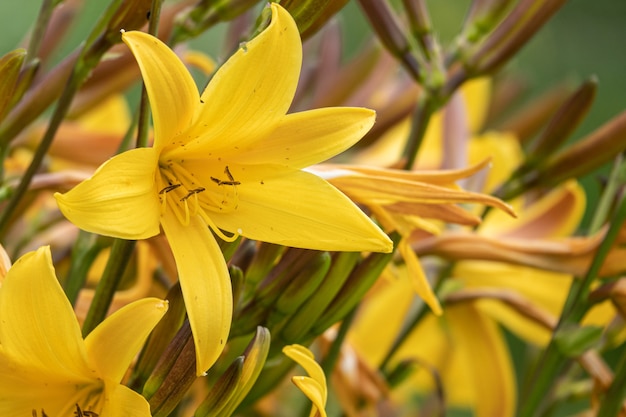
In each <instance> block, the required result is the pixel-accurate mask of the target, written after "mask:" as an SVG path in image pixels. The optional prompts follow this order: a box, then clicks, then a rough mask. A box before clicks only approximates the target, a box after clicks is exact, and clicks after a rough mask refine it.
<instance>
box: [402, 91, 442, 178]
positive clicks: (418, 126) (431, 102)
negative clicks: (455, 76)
mask: <svg viewBox="0 0 626 417" xmlns="http://www.w3.org/2000/svg"><path fill="white" fill-rule="evenodd" d="M437 110H439V105H437V103H436V100H435V99H434V97H433V96H432V95H430V94H428V92H426V91H424V93H423V94H422V96H420V99H419V100H418V102H417V105H416V107H415V111H414V113H413V119H412V122H411V132H410V133H409V139H408V141H407V143H406V146H405V147H404V152H403V157H404V159H405V161H406V162H405V164H404V167H405V169H411V168H412V167H413V165H414V164H415V160H416V159H417V153H418V152H419V149H420V146H421V145H422V141H423V140H424V136H425V134H426V129H427V128H428V123H429V122H430V118H431V117H432V115H433V114H434V113H435V112H436V111H437Z"/></svg>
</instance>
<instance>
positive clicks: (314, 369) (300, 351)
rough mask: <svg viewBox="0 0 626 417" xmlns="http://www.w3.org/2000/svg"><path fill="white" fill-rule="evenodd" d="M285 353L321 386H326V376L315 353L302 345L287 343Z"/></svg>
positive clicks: (324, 397)
mask: <svg viewBox="0 0 626 417" xmlns="http://www.w3.org/2000/svg"><path fill="white" fill-rule="evenodd" d="M283 353H284V354H285V355H287V356H288V357H289V358H291V359H292V360H293V361H294V362H296V363H297V364H298V365H300V366H301V367H303V368H304V370H305V371H306V373H307V374H309V376H310V377H311V378H313V379H314V380H315V381H317V383H319V384H320V386H322V387H324V388H326V377H325V376H324V371H323V370H322V368H321V367H320V365H319V364H318V363H317V362H316V361H315V356H313V353H311V351H310V350H309V349H307V348H305V347H304V346H301V345H287V346H285V347H284V348H283ZM323 394H324V395H323V400H324V402H326V390H325V389H324V392H323Z"/></svg>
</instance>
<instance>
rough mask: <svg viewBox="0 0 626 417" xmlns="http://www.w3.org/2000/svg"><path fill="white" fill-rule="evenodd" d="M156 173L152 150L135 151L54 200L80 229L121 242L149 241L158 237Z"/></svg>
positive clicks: (122, 154) (115, 158)
mask: <svg viewBox="0 0 626 417" xmlns="http://www.w3.org/2000/svg"><path fill="white" fill-rule="evenodd" d="M156 169H157V153H156V151H155V150H154V149H153V148H140V149H132V150H130V151H127V152H124V153H121V154H119V155H116V156H114V157H113V158H111V159H109V160H108V161H107V162H105V163H104V164H103V165H102V166H101V167H100V168H98V170H97V171H96V172H95V174H94V175H93V176H92V177H91V178H90V179H88V180H85V181H83V182H81V183H80V184H78V185H77V186H76V187H74V188H73V189H72V190H70V191H68V192H67V193H65V194H60V193H55V194H54V197H55V198H56V200H57V203H58V205H59V208H60V209H61V212H63V214H64V215H65V217H67V219H68V220H70V221H71V222H72V223H74V224H75V225H77V226H78V227H80V228H81V229H84V230H86V231H88V232H93V233H98V234H101V235H105V236H113V237H118V238H122V239H145V238H149V237H152V236H155V235H157V234H159V216H160V206H159V201H158V198H157V191H156V185H155V170H156Z"/></svg>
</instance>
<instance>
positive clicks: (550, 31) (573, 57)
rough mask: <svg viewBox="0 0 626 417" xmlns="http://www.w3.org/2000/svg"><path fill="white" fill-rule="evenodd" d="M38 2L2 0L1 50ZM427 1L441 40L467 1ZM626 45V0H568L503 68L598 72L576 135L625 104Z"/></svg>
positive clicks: (23, 30)
mask: <svg viewBox="0 0 626 417" xmlns="http://www.w3.org/2000/svg"><path fill="white" fill-rule="evenodd" d="M108 3H109V2H107V1H104V0H86V1H85V2H84V13H83V18H81V19H79V21H77V25H76V27H74V28H72V30H71V32H70V37H69V39H68V45H67V46H66V48H64V49H63V50H62V51H61V52H62V53H63V52H67V51H69V50H71V49H73V48H74V47H75V46H76V45H77V44H78V42H80V39H81V35H82V34H84V33H85V32H86V31H87V30H89V28H90V27H91V25H92V24H93V22H95V20H96V19H97V17H98V16H99V13H100V11H101V10H103V9H104V7H106V5H107V4H108ZM40 4H41V1H40V0H21V1H20V2H19V3H18V2H13V1H6V0H5V1H0V28H2V36H1V37H0V53H2V54H4V53H5V52H7V51H9V50H11V49H13V48H15V47H17V46H18V45H20V43H21V42H22V40H23V39H24V37H25V36H26V34H27V32H28V31H29V30H30V29H31V27H32V25H33V24H34V20H35V17H36V15H37V12H38V9H39V7H40ZM428 4H429V6H430V9H431V13H432V18H433V21H434V24H435V27H436V29H437V30H438V31H439V32H440V37H441V38H442V39H443V40H444V41H445V40H447V39H450V38H451V36H452V35H453V34H454V33H455V32H456V31H457V30H458V29H459V27H460V25H461V23H462V19H463V13H464V11H465V10H466V9H467V8H468V6H469V4H470V1H469V0H429V2H428ZM342 18H343V20H344V21H345V23H346V30H345V33H346V37H347V41H348V44H349V45H350V46H351V47H353V48H354V47H357V46H358V45H359V44H360V43H362V42H364V41H365V40H366V39H367V38H368V37H369V36H370V31H369V29H368V27H367V24H366V23H365V21H364V18H363V16H362V14H361V11H360V9H359V7H358V5H357V4H355V2H354V1H351V2H350V3H349V4H348V5H347V6H346V8H345V9H344V11H343V13H342ZM217 38H218V37H217V36H211V37H208V38H207V37H205V38H204V39H203V44H204V43H206V44H207V45H205V46H207V47H208V50H209V51H211V52H214V53H215V51H218V50H219V49H218V48H217V45H219V39H217ZM212 41H213V42H212ZM215 41H217V42H215ZM211 43H214V44H213V45H210V44H211ZM625 45H626V1H623V0H594V1H589V0H570V1H568V2H567V4H566V5H565V6H564V7H563V8H562V9H561V10H560V11H559V12H558V13H557V15H556V16H555V17H554V18H553V19H552V20H551V21H550V22H548V24H547V25H546V26H545V27H544V28H543V29H542V30H541V32H540V33H539V34H538V35H537V36H536V37H535V38H534V39H533V40H532V41H531V42H530V44H528V45H527V46H526V47H525V48H524V49H523V50H522V52H521V53H520V54H519V55H518V56H517V57H516V58H515V59H514V60H513V62H511V63H510V64H509V65H507V66H506V67H505V68H504V70H505V71H514V72H515V73H517V74H520V75H521V76H523V77H524V78H525V79H526V80H528V83H529V86H530V87H531V88H532V91H533V92H535V93H540V92H541V91H543V90H544V89H545V88H547V87H549V86H551V85H555V84H556V83H559V82H562V81H564V80H572V81H573V82H575V83H576V82H579V81H581V80H583V79H585V78H587V77H589V76H590V75H592V74H595V75H597V77H598V79H599V81H600V87H599V91H598V96H597V99H596V103H595V104H594V106H593V108H592V110H591V114H590V115H589V117H588V118H587V120H586V121H585V123H583V125H582V127H581V128H580V129H579V132H578V134H577V136H580V135H581V134H583V133H585V132H588V131H590V130H592V129H593V128H594V127H596V126H598V125H599V124H600V123H602V122H604V121H606V120H608V119H609V118H610V117H612V116H614V115H616V114H617V113H619V112H620V111H622V110H623V109H624V108H626V46H625Z"/></svg>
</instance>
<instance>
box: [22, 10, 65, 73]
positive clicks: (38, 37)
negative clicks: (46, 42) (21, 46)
mask: <svg viewBox="0 0 626 417" xmlns="http://www.w3.org/2000/svg"><path fill="white" fill-rule="evenodd" d="M57 4H58V2H57V1H56V0H43V1H42V2H41V8H40V9H39V15H37V21H36V22H35V25H34V26H33V33H32V34H31V37H30V41H29V43H28V59H29V61H30V62H33V60H35V59H37V55H38V54H39V48H40V47H41V42H42V40H43V37H44V36H45V34H46V30H47V29H48V23H49V22H50V17H51V16H52V11H53V10H54V8H55V7H56V6H57Z"/></svg>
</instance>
